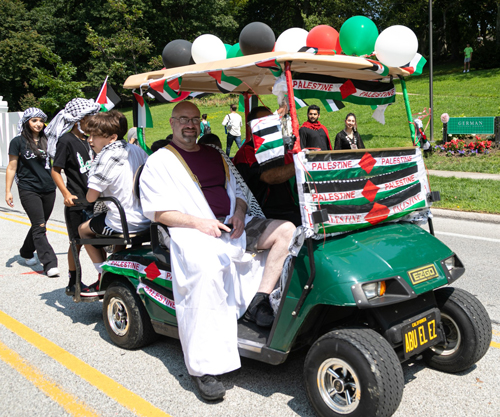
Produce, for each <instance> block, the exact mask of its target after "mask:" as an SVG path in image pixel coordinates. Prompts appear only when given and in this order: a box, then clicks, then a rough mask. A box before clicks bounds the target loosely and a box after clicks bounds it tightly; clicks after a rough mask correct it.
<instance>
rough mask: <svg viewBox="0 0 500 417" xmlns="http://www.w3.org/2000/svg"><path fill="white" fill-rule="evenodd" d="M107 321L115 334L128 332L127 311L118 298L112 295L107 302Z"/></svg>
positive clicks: (123, 334)
mask: <svg viewBox="0 0 500 417" xmlns="http://www.w3.org/2000/svg"><path fill="white" fill-rule="evenodd" d="M108 323H109V325H110V327H111V329H112V330H113V332H114V333H115V334H117V335H118V336H125V335H126V334H127V332H128V327H129V322H128V311H127V308H126V307H125V304H123V301H122V300H120V299H119V298H115V297H113V298H112V299H111V300H110V302H109V304H108Z"/></svg>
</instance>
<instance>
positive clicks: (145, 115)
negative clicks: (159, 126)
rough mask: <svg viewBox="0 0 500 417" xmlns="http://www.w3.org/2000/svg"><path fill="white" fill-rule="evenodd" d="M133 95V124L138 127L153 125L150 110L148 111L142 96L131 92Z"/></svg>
mask: <svg viewBox="0 0 500 417" xmlns="http://www.w3.org/2000/svg"><path fill="white" fill-rule="evenodd" d="M133 95H134V106H133V119H134V126H135V127H139V128H141V127H142V128H144V127H153V118H152V117H151V112H150V111H149V106H148V103H147V102H146V100H144V97H143V96H141V95H139V94H137V93H133Z"/></svg>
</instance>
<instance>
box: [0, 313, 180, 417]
mask: <svg viewBox="0 0 500 417" xmlns="http://www.w3.org/2000/svg"><path fill="white" fill-rule="evenodd" d="M0 324H2V325H4V326H5V327H7V328H8V329H9V330H11V331H12V332H14V333H16V334H17V335H18V336H20V337H22V338H23V339H24V340H26V341H27V342H29V343H31V344H32V345H33V346H35V347H36V348H37V349H39V350H41V351H42V352H44V353H45V354H46V355H48V356H50V357H51V358H52V359H55V360H56V361H57V362H59V363H60V364H61V365H63V366H65V367H66V368H67V369H69V370H70V371H72V372H73V373H74V374H76V375H78V376H79V377H80V378H82V379H84V380H85V381H87V382H88V383H89V384H91V385H93V386H95V387H96V388H97V389H99V390H100V391H102V392H103V393H105V394H106V395H107V396H108V397H110V398H112V399H113V400H115V401H116V402H118V403H119V404H121V405H122V406H124V407H126V408H128V409H129V410H130V411H132V412H133V413H135V414H137V415H140V416H151V417H156V416H163V417H170V415H169V414H167V413H165V412H163V411H162V410H160V409H159V408H157V407H155V406H154V405H153V404H151V403H150V402H148V401H146V400H144V399H143V398H142V397H140V396H139V395H137V394H135V393H134V392H132V391H130V390H128V389H127V388H125V387H124V386H123V385H121V384H119V383H118V382H116V381H114V380H113V379H112V378H110V377H108V376H107V375H104V374H103V373H102V372H99V371H98V370H97V369H95V368H93V367H92V366H90V365H88V364H87V363H85V362H84V361H82V360H81V359H78V358H77V357H76V356H74V355H72V354H71V353H69V352H68V351H66V350H64V349H63V348H61V347H60V346H58V345H56V344H55V343H53V342H51V341H50V340H48V339H46V338H45V337H43V336H40V335H39V334H38V333H36V332H35V331H33V330H31V329H30V328H29V327H27V326H25V325H24V324H22V323H21V322H19V321H17V320H16V319H14V318H12V317H10V316H9V315H7V314H5V313H4V312H3V311H1V310H0Z"/></svg>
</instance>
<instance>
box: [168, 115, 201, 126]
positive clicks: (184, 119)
mask: <svg viewBox="0 0 500 417" xmlns="http://www.w3.org/2000/svg"><path fill="white" fill-rule="evenodd" d="M172 119H175V120H178V121H179V123H180V124H181V125H187V124H188V123H189V122H193V124H194V125H197V124H198V125H199V124H200V121H201V119H200V118H199V117H193V118H191V119H190V118H188V117H173V116H172Z"/></svg>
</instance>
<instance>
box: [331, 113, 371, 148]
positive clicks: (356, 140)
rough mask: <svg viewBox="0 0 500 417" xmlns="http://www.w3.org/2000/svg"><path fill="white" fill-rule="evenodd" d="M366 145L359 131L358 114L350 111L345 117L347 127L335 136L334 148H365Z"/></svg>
mask: <svg viewBox="0 0 500 417" xmlns="http://www.w3.org/2000/svg"><path fill="white" fill-rule="evenodd" d="M364 148H365V145H364V143H363V141H362V140H361V137H360V136H359V133H358V125H357V124H356V116H355V115H354V113H349V114H348V115H347V116H346V118H345V128H344V129H343V130H341V131H340V132H339V133H337V136H336V137H335V146H334V150H335V151H338V150H341V149H364Z"/></svg>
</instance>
